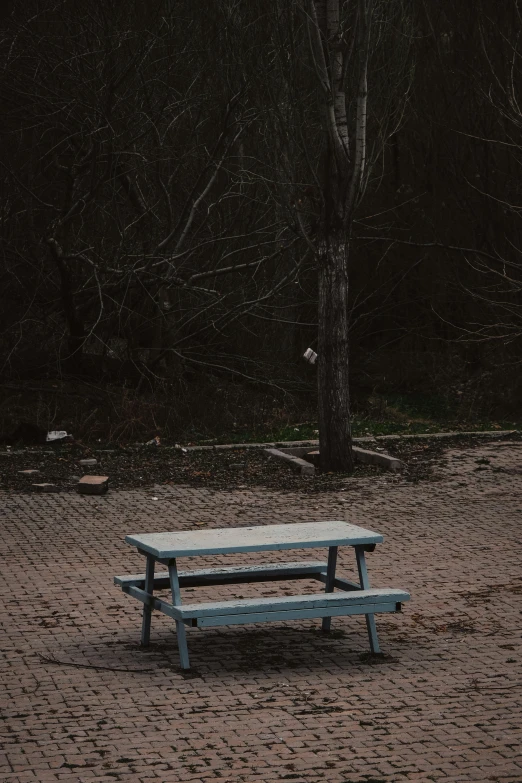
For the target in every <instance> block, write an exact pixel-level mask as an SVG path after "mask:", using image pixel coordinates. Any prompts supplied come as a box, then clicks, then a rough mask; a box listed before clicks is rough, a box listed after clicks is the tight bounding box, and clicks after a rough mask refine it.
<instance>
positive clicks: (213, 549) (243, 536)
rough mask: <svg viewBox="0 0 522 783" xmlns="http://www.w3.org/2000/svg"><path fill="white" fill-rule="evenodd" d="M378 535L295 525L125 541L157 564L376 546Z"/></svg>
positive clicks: (336, 524)
mask: <svg viewBox="0 0 522 783" xmlns="http://www.w3.org/2000/svg"><path fill="white" fill-rule="evenodd" d="M382 540H383V537H382V536H381V535H380V533H375V532H374V531H373V530H366V529H365V528H363V527H358V526H357V525H351V524H349V523H348V522H342V521H337V520H334V521H329V522H297V523H294V524H290V525H259V526H256V527H225V528H209V529H208V530H184V531H176V532H172V533H138V534H136V535H130V536H126V537H125V541H126V542H127V544H132V545H134V546H136V547H138V549H139V550H140V551H142V552H146V553H148V554H151V555H154V557H156V558H157V559H158V560H169V559H172V558H175V557H189V556H193V555H214V554H225V553H229V552H263V551H268V550H281V549H304V548H309V547H324V546H357V545H362V544H379V543H381V542H382Z"/></svg>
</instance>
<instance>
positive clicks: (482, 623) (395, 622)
mask: <svg viewBox="0 0 522 783" xmlns="http://www.w3.org/2000/svg"><path fill="white" fill-rule="evenodd" d="M477 460H481V462H477ZM486 460H489V462H486ZM521 466H522V443H518V442H515V443H513V442H508V443H506V444H504V445H502V444H499V445H494V446H493V445H481V446H480V447H479V448H476V449H473V450H467V451H458V450H453V451H449V452H447V454H446V459H445V462H444V464H442V465H441V467H440V469H439V471H438V472H439V477H440V480H439V481H436V482H423V483H419V484H416V485H412V484H408V483H406V482H405V481H404V479H401V478H400V477H391V476H388V475H386V474H384V475H382V476H380V477H379V478H374V479H363V480H357V481H356V482H352V483H350V484H349V485H347V489H346V490H345V491H344V492H343V491H341V492H336V493H332V494H327V495H324V494H323V495H317V496H310V495H308V496H304V495H298V494H286V493H278V492H270V491H267V490H262V489H252V488H250V489H249V488H245V489H244V490H239V491H235V492H233V493H228V494H227V493H224V492H215V491H210V490H205V489H194V488H189V487H179V486H175V487H172V486H169V487H168V488H160V487H156V488H154V489H153V490H140V491H136V492H110V493H109V494H108V495H107V496H105V497H101V498H98V497H90V496H79V495H76V494H74V493H66V494H59V495H38V496H36V495H3V496H0V504H1V514H2V516H1V520H2V537H1V543H0V546H1V550H2V555H3V559H2V569H1V576H0V579H1V588H0V589H1V591H2V596H3V598H4V603H3V607H2V609H1V614H2V622H3V624H4V634H3V644H2V647H3V652H2V667H3V669H4V671H5V673H4V675H3V679H2V682H3V687H2V692H3V693H2V695H3V717H4V718H5V720H4V721H3V729H2V735H3V742H2V748H1V750H0V780H2V781H9V783H26V782H27V783H29V782H30V783H33V782H34V781H41V783H48V782H49V783H50V782H51V781H52V782H53V783H55V782H57V781H63V783H72V782H73V781H74V783H91V781H96V783H114V781H117V780H121V781H129V782H132V783H133V782H134V781H136V783H149V781H150V782H152V781H155V782H157V781H160V783H170V781H180V782H184V781H192V782H193V783H194V782H197V781H205V783H206V782H207V781H220V783H232V782H234V783H236V781H243V782H244V783H257V782H258V781H259V783H264V782H265V781H267V782H271V781H295V783H315V782H316V781H317V782H318V783H319V782H322V781H328V782H331V783H360V782H361V783H362V781H366V783H372V782H373V783H377V782H379V783H402V782H403V781H417V782H420V783H423V782H424V781H444V783H447V782H449V781H451V782H452V783H453V782H454V783H457V781H470V782H471V783H479V781H502V782H503V783H517V782H520V781H522V751H521V735H522V730H521V719H522V717H521V712H522V709H521V693H522V691H521V688H522V667H521V663H522V655H521V653H522V631H521V626H522V623H521V619H522V618H521V609H522V603H521V600H520V595H521V594H522V578H521V576H522V575H521V568H520V562H521V556H520V544H521V538H522V531H521V524H520V520H521V511H522V467H521ZM349 487H352V488H351V489H350V488H349ZM153 497H155V498H158V499H157V500H153V499H152V498H153ZM328 518H330V519H332V518H345V519H347V520H349V521H353V522H356V523H359V524H362V525H364V526H367V527H370V528H374V529H375V530H378V531H379V532H382V533H384V535H385V542H384V544H382V545H380V546H379V547H377V550H376V551H375V552H374V553H373V554H371V555H369V556H368V563H369V569H370V577H371V579H372V584H373V585H374V586H376V587H379V586H386V585H391V586H393V587H405V588H407V589H409V590H410V592H411V594H412V600H411V601H410V602H409V603H408V604H406V605H405V607H404V611H403V613H402V614H399V615H381V616H378V617H377V627H378V631H379V637H380V641H381V645H382V648H383V651H384V652H385V653H386V654H387V658H385V660H384V662H383V663H380V664H378V665H372V664H370V663H369V662H368V660H367V659H366V657H365V653H366V652H367V649H368V642H367V636H366V629H365V624H364V619H363V618H355V617H352V618H336V619H334V621H333V629H334V632H333V633H332V634H330V635H329V636H324V635H322V634H321V633H320V632H319V630H318V628H319V627H320V620H312V621H306V622H305V621H303V622H299V621H293V622H291V623H287V624H284V623H277V624H266V625H259V626H246V627H243V626H232V627H229V628H218V629H206V630H196V629H194V630H192V631H189V634H188V637H189V649H190V653H191V662H192V665H193V667H194V669H196V670H197V673H198V674H199V676H194V677H187V676H183V674H182V673H181V671H180V669H179V668H178V660H177V651H176V644H175V636H174V633H173V624H172V623H171V621H169V619H168V618H166V617H165V616H164V615H158V614H157V613H155V614H154V615H153V626H152V645H151V647H150V648H149V649H147V650H141V649H140V648H139V647H138V640H139V630H140V607H139V605H138V603H137V602H136V601H134V600H133V599H131V598H129V597H127V596H125V595H124V594H123V593H121V591H120V590H119V589H117V588H116V587H114V586H113V585H112V576H113V575H114V574H119V573H126V572H127V573H132V572H136V571H140V570H143V564H142V562H141V559H140V557H139V556H138V555H137V553H136V552H135V550H133V549H131V548H130V547H128V546H126V545H125V544H124V543H123V538H124V536H125V535H126V534H127V533H131V532H146V531H158V530H161V529H165V530H168V529H188V528H190V527H193V526H196V525H197V526H199V527H201V528H203V527H205V526H223V525H237V526H240V525H246V524H252V523H259V524H267V523H276V522H283V521H291V520H293V521H296V522H298V521H307V520H308V521H309V520H316V519H328ZM296 554H297V555H298V554H299V553H295V552H294V553H293V554H292V558H294V557H295V555H296ZM304 554H305V556H306V557H310V558H313V559H315V558H316V557H317V556H320V554H321V553H319V552H313V551H309V552H306V553H304ZM273 555H274V553H272V554H270V553H269V554H268V555H267V556H264V555H252V556H251V557H252V560H254V559H257V560H259V561H261V560H265V561H267V560H274V559H280V560H282V559H284V555H281V556H280V557H279V558H274V557H273ZM192 561H193V562H192V563H191V564H190V565H193V566H195V565H200V564H203V563H207V564H210V563H212V564H217V563H219V562H227V563H228V564H231V563H232V562H239V560H238V557H237V556H235V555H231V556H227V557H226V558H224V557H223V558H214V559H211V558H199V559H196V558H192ZM184 565H189V563H185V564H184ZM352 567H353V563H352V552H351V550H350V551H346V552H342V553H341V557H340V571H348V572H349V571H350V570H351V569H352ZM313 584H314V588H313V589H314V590H315V589H317V583H313ZM303 586H305V587H306V586H307V585H306V583H304V585H303V583H300V587H301V588H302V587H303ZM310 586H311V585H310ZM286 587H287V586H286V584H284V583H279V584H275V585H262V586H260V585H257V586H248V585H245V586H239V587H237V586H236V587H235V588H220V590H219V595H223V596H226V595H228V594H233V591H234V590H235V594H236V595H237V594H240V595H244V596H245V597H247V596H249V595H254V594H255V592H256V591H260V592H261V593H262V594H264V595H270V594H272V593H277V592H280V591H284V590H285V589H286ZM214 589H215V588H214ZM291 589H292V586H291V585H288V591H289V592H290V591H291ZM207 591H208V588H207ZM205 594H206V591H205V589H198V595H201V596H202V597H203V596H205ZM209 595H210V594H209ZM41 656H43V658H42V657H41ZM46 659H47V660H46ZM51 659H54V660H56V661H60V662H61V664H57V663H53V662H52V660H51ZM66 663H74V664H77V666H68V665H65V664H66Z"/></svg>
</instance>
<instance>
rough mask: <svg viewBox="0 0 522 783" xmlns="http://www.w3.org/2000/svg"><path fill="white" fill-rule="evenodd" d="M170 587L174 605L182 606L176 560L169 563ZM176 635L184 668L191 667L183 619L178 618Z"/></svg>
mask: <svg viewBox="0 0 522 783" xmlns="http://www.w3.org/2000/svg"><path fill="white" fill-rule="evenodd" d="M169 577H170V589H171V591H172V603H173V604H174V606H181V591H180V589H179V579H178V569H177V567H176V561H175V560H171V561H170V563H169ZM176 636H177V637H178V650H179V659H180V663H181V668H182V669H190V663H189V654H188V646H187V633H186V630H185V624H184V623H183V622H182V621H181V620H176Z"/></svg>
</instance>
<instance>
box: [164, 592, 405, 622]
mask: <svg viewBox="0 0 522 783" xmlns="http://www.w3.org/2000/svg"><path fill="white" fill-rule="evenodd" d="M409 597H410V596H409V594H408V593H406V592H405V591H403V590H392V589H389V588H388V589H386V588H384V589H383V588H380V589H379V588H375V589H369V590H353V591H350V592H348V593H347V592H343V593H314V594H310V595H299V596H275V597H273V598H253V599H241V600H233V601H212V602H204V603H200V604H182V605H181V606H179V607H176V609H175V611H176V614H178V612H179V619H180V620H183V622H185V623H186V624H187V625H191V626H194V627H198V628H205V627H209V626H218V625H236V624H239V623H261V622H276V621H284V620H295V619H300V618H301V619H307V618H312V617H338V616H342V615H356V614H375V613H379V612H396V611H400V608H401V603H402V602H403V601H407V600H408V599H409Z"/></svg>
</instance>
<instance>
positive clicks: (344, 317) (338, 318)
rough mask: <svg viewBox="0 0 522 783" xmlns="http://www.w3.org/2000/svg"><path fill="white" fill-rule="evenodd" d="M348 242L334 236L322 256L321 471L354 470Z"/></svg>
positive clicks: (325, 244)
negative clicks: (349, 374)
mask: <svg viewBox="0 0 522 783" xmlns="http://www.w3.org/2000/svg"><path fill="white" fill-rule="evenodd" d="M347 262H348V239H347V237H346V235H345V234H344V232H339V233H336V234H330V236H326V237H325V239H324V241H323V242H322V243H321V246H320V252H319V305H318V316H319V318H318V320H319V341H318V349H317V351H318V357H319V358H318V392H319V452H320V465H321V469H322V470H325V471H343V472H347V473H351V471H352V470H353V453H352V443H351V427H350V392H349V384H348V270H347Z"/></svg>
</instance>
